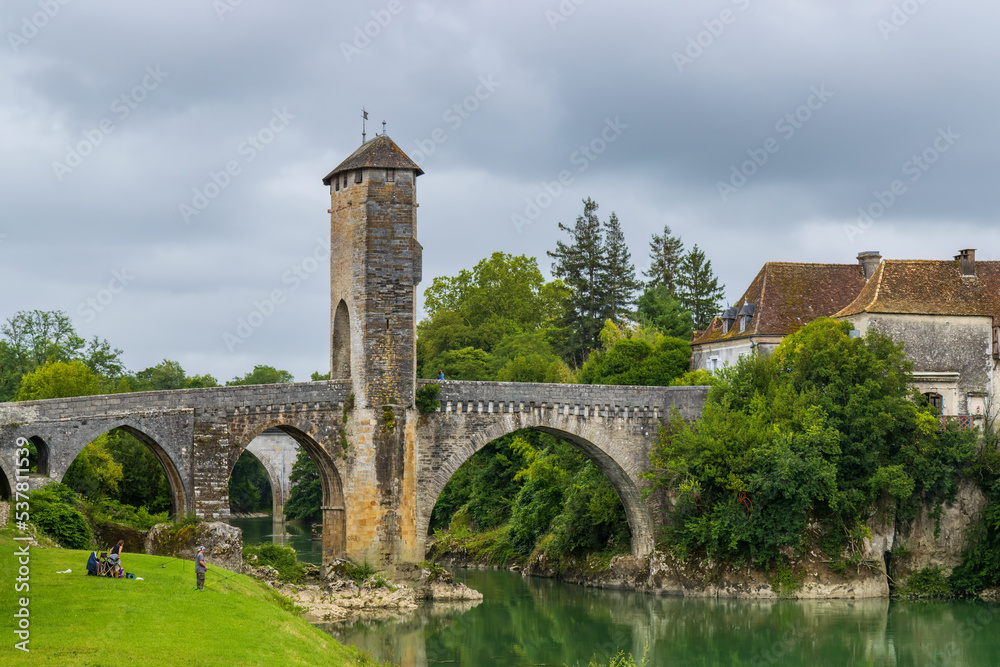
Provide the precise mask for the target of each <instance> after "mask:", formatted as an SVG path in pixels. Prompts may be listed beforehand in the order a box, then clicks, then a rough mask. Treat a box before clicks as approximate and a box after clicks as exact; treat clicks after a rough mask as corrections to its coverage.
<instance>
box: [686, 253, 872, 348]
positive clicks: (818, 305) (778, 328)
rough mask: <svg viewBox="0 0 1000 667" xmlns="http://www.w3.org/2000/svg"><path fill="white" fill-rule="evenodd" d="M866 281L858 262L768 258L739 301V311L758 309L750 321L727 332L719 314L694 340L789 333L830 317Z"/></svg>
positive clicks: (737, 303) (735, 323)
mask: <svg viewBox="0 0 1000 667" xmlns="http://www.w3.org/2000/svg"><path fill="white" fill-rule="evenodd" d="M864 286H865V278H864V275H863V274H862V273H861V266H860V265H858V264H799V263H792V262H768V263H767V264H765V265H764V267H763V268H762V269H761V270H760V273H758V274H757V277H756V278H754V279H753V282H752V283H750V287H748V288H747V291H746V292H744V293H743V296H742V297H740V300H739V301H737V302H736V304H735V308H736V312H739V311H740V310H742V309H743V306H745V305H746V304H748V303H750V304H754V305H755V306H756V310H755V311H754V315H753V317H752V318H751V319H750V326H748V327H747V329H746V330H745V331H743V332H742V333H741V332H740V326H739V320H738V319H737V320H736V321H734V322H733V323H732V326H731V327H730V329H729V333H726V334H723V333H722V319H721V318H719V317H717V318H715V320H714V321H713V322H712V324H711V325H710V326H709V327H708V329H706V330H705V331H704V332H703V333H702V334H701V335H700V336H698V337H697V338H695V339H694V341H692V343H691V344H692V345H698V344H701V343H711V342H715V341H720V340H736V339H739V338H747V337H749V336H787V335H788V334H790V333H792V332H793V331H795V330H796V329H798V328H799V327H801V326H802V325H804V324H808V323H809V322H811V321H812V320H814V319H816V318H817V317H823V316H830V315H833V314H834V313H836V312H837V311H838V310H840V309H841V308H843V307H844V306H846V305H847V304H849V303H851V302H852V301H853V300H854V299H855V297H857V295H858V293H859V292H861V290H862V288H863V287H864Z"/></svg>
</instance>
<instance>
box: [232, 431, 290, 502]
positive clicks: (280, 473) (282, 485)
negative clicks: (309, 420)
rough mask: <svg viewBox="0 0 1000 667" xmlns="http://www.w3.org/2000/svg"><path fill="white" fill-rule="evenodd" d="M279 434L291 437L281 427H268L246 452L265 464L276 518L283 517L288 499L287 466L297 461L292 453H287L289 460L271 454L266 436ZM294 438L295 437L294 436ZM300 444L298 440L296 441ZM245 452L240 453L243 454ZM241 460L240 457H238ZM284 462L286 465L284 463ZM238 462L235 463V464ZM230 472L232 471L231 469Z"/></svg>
mask: <svg viewBox="0 0 1000 667" xmlns="http://www.w3.org/2000/svg"><path fill="white" fill-rule="evenodd" d="M273 435H279V436H282V437H290V436H288V434H286V433H284V432H283V431H280V430H279V429H276V428H275V429H267V430H265V431H264V432H262V433H260V434H259V435H257V436H256V437H254V438H253V440H251V441H250V442H249V443H248V444H247V446H246V448H245V449H244V450H243V451H244V452H248V453H249V454H250V455H251V456H253V457H254V458H255V459H257V462H258V463H260V465H261V466H263V468H264V470H265V471H266V472H267V478H268V481H269V482H270V484H271V508H272V512H273V516H274V519H275V520H280V519H283V518H284V517H283V513H284V506H285V501H286V500H287V499H288V493H289V488H288V481H287V479H286V475H285V468H286V467H291V465H292V464H293V463H294V462H295V456H294V455H292V454H290V453H289V454H288V455H287V457H288V458H287V461H283V460H282V459H281V458H279V457H275V456H269V455H268V454H269V453H270V452H269V451H268V450H269V449H270V448H269V447H267V443H266V442H264V439H265V437H266V436H273ZM293 440H294V438H293ZM295 444H296V445H297V444H298V443H297V442H296V443H295ZM242 455H243V454H240V456H242ZM237 460H239V457H237ZM283 464H284V465H283ZM235 465H236V464H235V463H233V466H235ZM230 474H232V472H231V471H230Z"/></svg>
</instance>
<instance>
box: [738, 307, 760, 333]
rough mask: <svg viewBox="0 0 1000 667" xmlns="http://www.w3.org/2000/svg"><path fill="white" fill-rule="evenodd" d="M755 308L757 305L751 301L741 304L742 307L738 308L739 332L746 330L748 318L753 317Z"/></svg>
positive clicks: (748, 324)
mask: <svg viewBox="0 0 1000 667" xmlns="http://www.w3.org/2000/svg"><path fill="white" fill-rule="evenodd" d="M756 310H757V305H756V304H753V303H745V304H743V307H742V308H740V312H739V318H740V333H743V332H744V331H746V330H747V327H748V326H750V320H751V319H752V318H753V314H754V312H755V311H756Z"/></svg>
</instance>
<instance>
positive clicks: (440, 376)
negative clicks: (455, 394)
mask: <svg viewBox="0 0 1000 667" xmlns="http://www.w3.org/2000/svg"><path fill="white" fill-rule="evenodd" d="M443 379H444V369H442V370H439V371H438V380H443Z"/></svg>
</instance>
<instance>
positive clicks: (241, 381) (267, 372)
mask: <svg viewBox="0 0 1000 667" xmlns="http://www.w3.org/2000/svg"><path fill="white" fill-rule="evenodd" d="M294 380H295V376H293V375H292V374H291V373H289V372H288V371H279V370H278V369H277V368H275V367H274V366H254V367H253V370H252V371H250V372H249V373H247V374H246V375H244V376H243V377H239V376H237V377H234V378H233V379H232V380H230V381H229V382H227V383H226V386H227V387H235V386H240V385H252V384H281V383H284V382H293V381H294Z"/></svg>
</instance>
